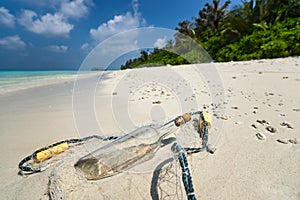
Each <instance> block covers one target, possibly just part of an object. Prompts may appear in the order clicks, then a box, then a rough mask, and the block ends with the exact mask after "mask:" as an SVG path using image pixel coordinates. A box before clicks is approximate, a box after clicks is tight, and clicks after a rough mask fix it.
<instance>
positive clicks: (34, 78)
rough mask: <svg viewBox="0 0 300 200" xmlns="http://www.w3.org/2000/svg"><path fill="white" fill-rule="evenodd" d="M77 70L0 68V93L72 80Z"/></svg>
mask: <svg viewBox="0 0 300 200" xmlns="http://www.w3.org/2000/svg"><path fill="white" fill-rule="evenodd" d="M77 74H78V71H75V70H74V71H71V70H68V71H62V70H59V71H54V70H51V71H46V70H43V71H37V70H35V71H15V70H0V94H3V93H6V92H12V91H18V90H21V89H26V88H32V87H37V86H41V85H47V84H51V83H58V82H62V81H68V80H74V79H75V78H76V77H77Z"/></svg>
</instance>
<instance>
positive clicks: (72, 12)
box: [0, 0, 239, 70]
mask: <svg viewBox="0 0 300 200" xmlns="http://www.w3.org/2000/svg"><path fill="white" fill-rule="evenodd" d="M210 1H211V0H208V1H203V0H185V1H183V0H113V1H108V0H2V1H1V3H0V60H1V62H0V69H36V70H38V69H62V70H64V69H78V68H79V67H80V64H81V63H82V61H83V60H84V58H85V57H86V56H87V55H88V53H89V52H90V51H91V50H92V49H93V48H94V47H95V46H96V45H97V44H99V43H100V42H101V41H103V40H105V39H107V38H109V37H110V36H112V35H114V34H117V33H119V32H122V31H126V30H129V29H134V28H140V27H149V26H151V27H162V28H168V29H173V30H174V29H175V27H176V26H177V24H178V22H180V21H182V20H184V19H188V20H191V17H192V16H197V15H198V11H199V10H200V9H201V8H202V7H203V5H204V4H205V3H206V2H210ZM237 2H239V1H238V0H234V1H232V3H231V5H234V4H236V3H237Z"/></svg>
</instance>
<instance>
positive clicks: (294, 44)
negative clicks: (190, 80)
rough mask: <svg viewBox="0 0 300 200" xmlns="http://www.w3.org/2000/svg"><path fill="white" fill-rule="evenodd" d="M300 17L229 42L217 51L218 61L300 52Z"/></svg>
mask: <svg viewBox="0 0 300 200" xmlns="http://www.w3.org/2000/svg"><path fill="white" fill-rule="evenodd" d="M299 41H300V19H298V18H294V19H293V18H290V19H286V20H284V21H282V22H277V23H275V24H274V25H273V26H272V27H271V28H270V29H269V30H266V31H264V30H261V29H258V30H255V31H254V32H253V33H252V34H251V35H246V36H244V37H242V38H241V39H240V40H239V41H237V42H235V43H232V44H228V45H226V46H224V47H223V48H221V49H220V50H218V52H217V53H216V60H217V61H231V60H250V59H261V58H276V57H286V56H292V55H299V54H300V43H299Z"/></svg>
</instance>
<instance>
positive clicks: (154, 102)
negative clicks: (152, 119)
mask: <svg viewBox="0 0 300 200" xmlns="http://www.w3.org/2000/svg"><path fill="white" fill-rule="evenodd" d="M152 104H161V101H153V102H152Z"/></svg>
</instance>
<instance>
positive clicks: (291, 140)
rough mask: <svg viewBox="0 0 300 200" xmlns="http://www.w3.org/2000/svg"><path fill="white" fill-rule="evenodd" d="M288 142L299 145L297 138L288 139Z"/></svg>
mask: <svg viewBox="0 0 300 200" xmlns="http://www.w3.org/2000/svg"><path fill="white" fill-rule="evenodd" d="M288 141H289V143H292V144H299V140H298V139H297V138H294V139H289V140H288Z"/></svg>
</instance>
